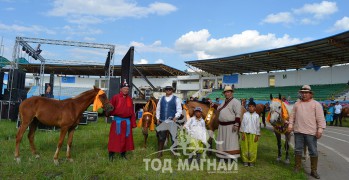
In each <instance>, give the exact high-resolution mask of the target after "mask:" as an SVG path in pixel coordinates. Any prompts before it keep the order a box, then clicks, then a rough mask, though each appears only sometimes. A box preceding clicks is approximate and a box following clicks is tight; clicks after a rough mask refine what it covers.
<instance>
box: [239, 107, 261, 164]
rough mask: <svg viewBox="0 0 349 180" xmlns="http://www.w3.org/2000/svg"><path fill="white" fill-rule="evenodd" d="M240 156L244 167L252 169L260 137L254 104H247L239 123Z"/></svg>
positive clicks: (257, 116)
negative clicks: (246, 110)
mask: <svg viewBox="0 0 349 180" xmlns="http://www.w3.org/2000/svg"><path fill="white" fill-rule="evenodd" d="M240 132H241V151H242V153H241V155H242V161H243V163H244V166H250V167H253V166H254V163H255V162H256V159H257V147H258V143H257V142H258V139H259V136H260V123H259V115H258V114H257V113H256V103H255V102H253V101H250V102H249V103H248V112H245V114H244V117H243V120H242V123H241V128H240Z"/></svg>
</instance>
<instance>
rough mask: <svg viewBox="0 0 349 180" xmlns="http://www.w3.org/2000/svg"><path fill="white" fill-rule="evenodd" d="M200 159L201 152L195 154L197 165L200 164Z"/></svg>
mask: <svg viewBox="0 0 349 180" xmlns="http://www.w3.org/2000/svg"><path fill="white" fill-rule="evenodd" d="M200 159H201V154H199V153H198V154H196V162H197V163H198V165H199V166H200Z"/></svg>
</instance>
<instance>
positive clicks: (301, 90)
mask: <svg viewBox="0 0 349 180" xmlns="http://www.w3.org/2000/svg"><path fill="white" fill-rule="evenodd" d="M298 92H310V93H313V91H312V90H311V87H310V86H309V85H304V86H302V88H301V89H300V90H299V91H298Z"/></svg>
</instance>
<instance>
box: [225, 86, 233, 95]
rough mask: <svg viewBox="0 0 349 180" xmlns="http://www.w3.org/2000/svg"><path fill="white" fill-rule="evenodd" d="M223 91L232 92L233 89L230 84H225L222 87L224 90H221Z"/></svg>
mask: <svg viewBox="0 0 349 180" xmlns="http://www.w3.org/2000/svg"><path fill="white" fill-rule="evenodd" d="M225 91H231V92H234V89H233V88H232V87H231V86H225V87H224V90H223V93H225Z"/></svg>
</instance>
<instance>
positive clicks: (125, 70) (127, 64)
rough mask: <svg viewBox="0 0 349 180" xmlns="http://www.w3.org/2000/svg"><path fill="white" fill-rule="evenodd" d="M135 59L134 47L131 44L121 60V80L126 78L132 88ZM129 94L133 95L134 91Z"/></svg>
mask: <svg viewBox="0 0 349 180" xmlns="http://www.w3.org/2000/svg"><path fill="white" fill-rule="evenodd" d="M133 59H134V47H133V46H131V47H130V49H129V50H128V51H127V53H126V54H125V56H124V57H123V58H122V61H121V81H122V82H124V80H125V79H126V81H127V83H128V84H129V86H130V88H131V89H132V74H133ZM129 96H130V97H132V91H129Z"/></svg>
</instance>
